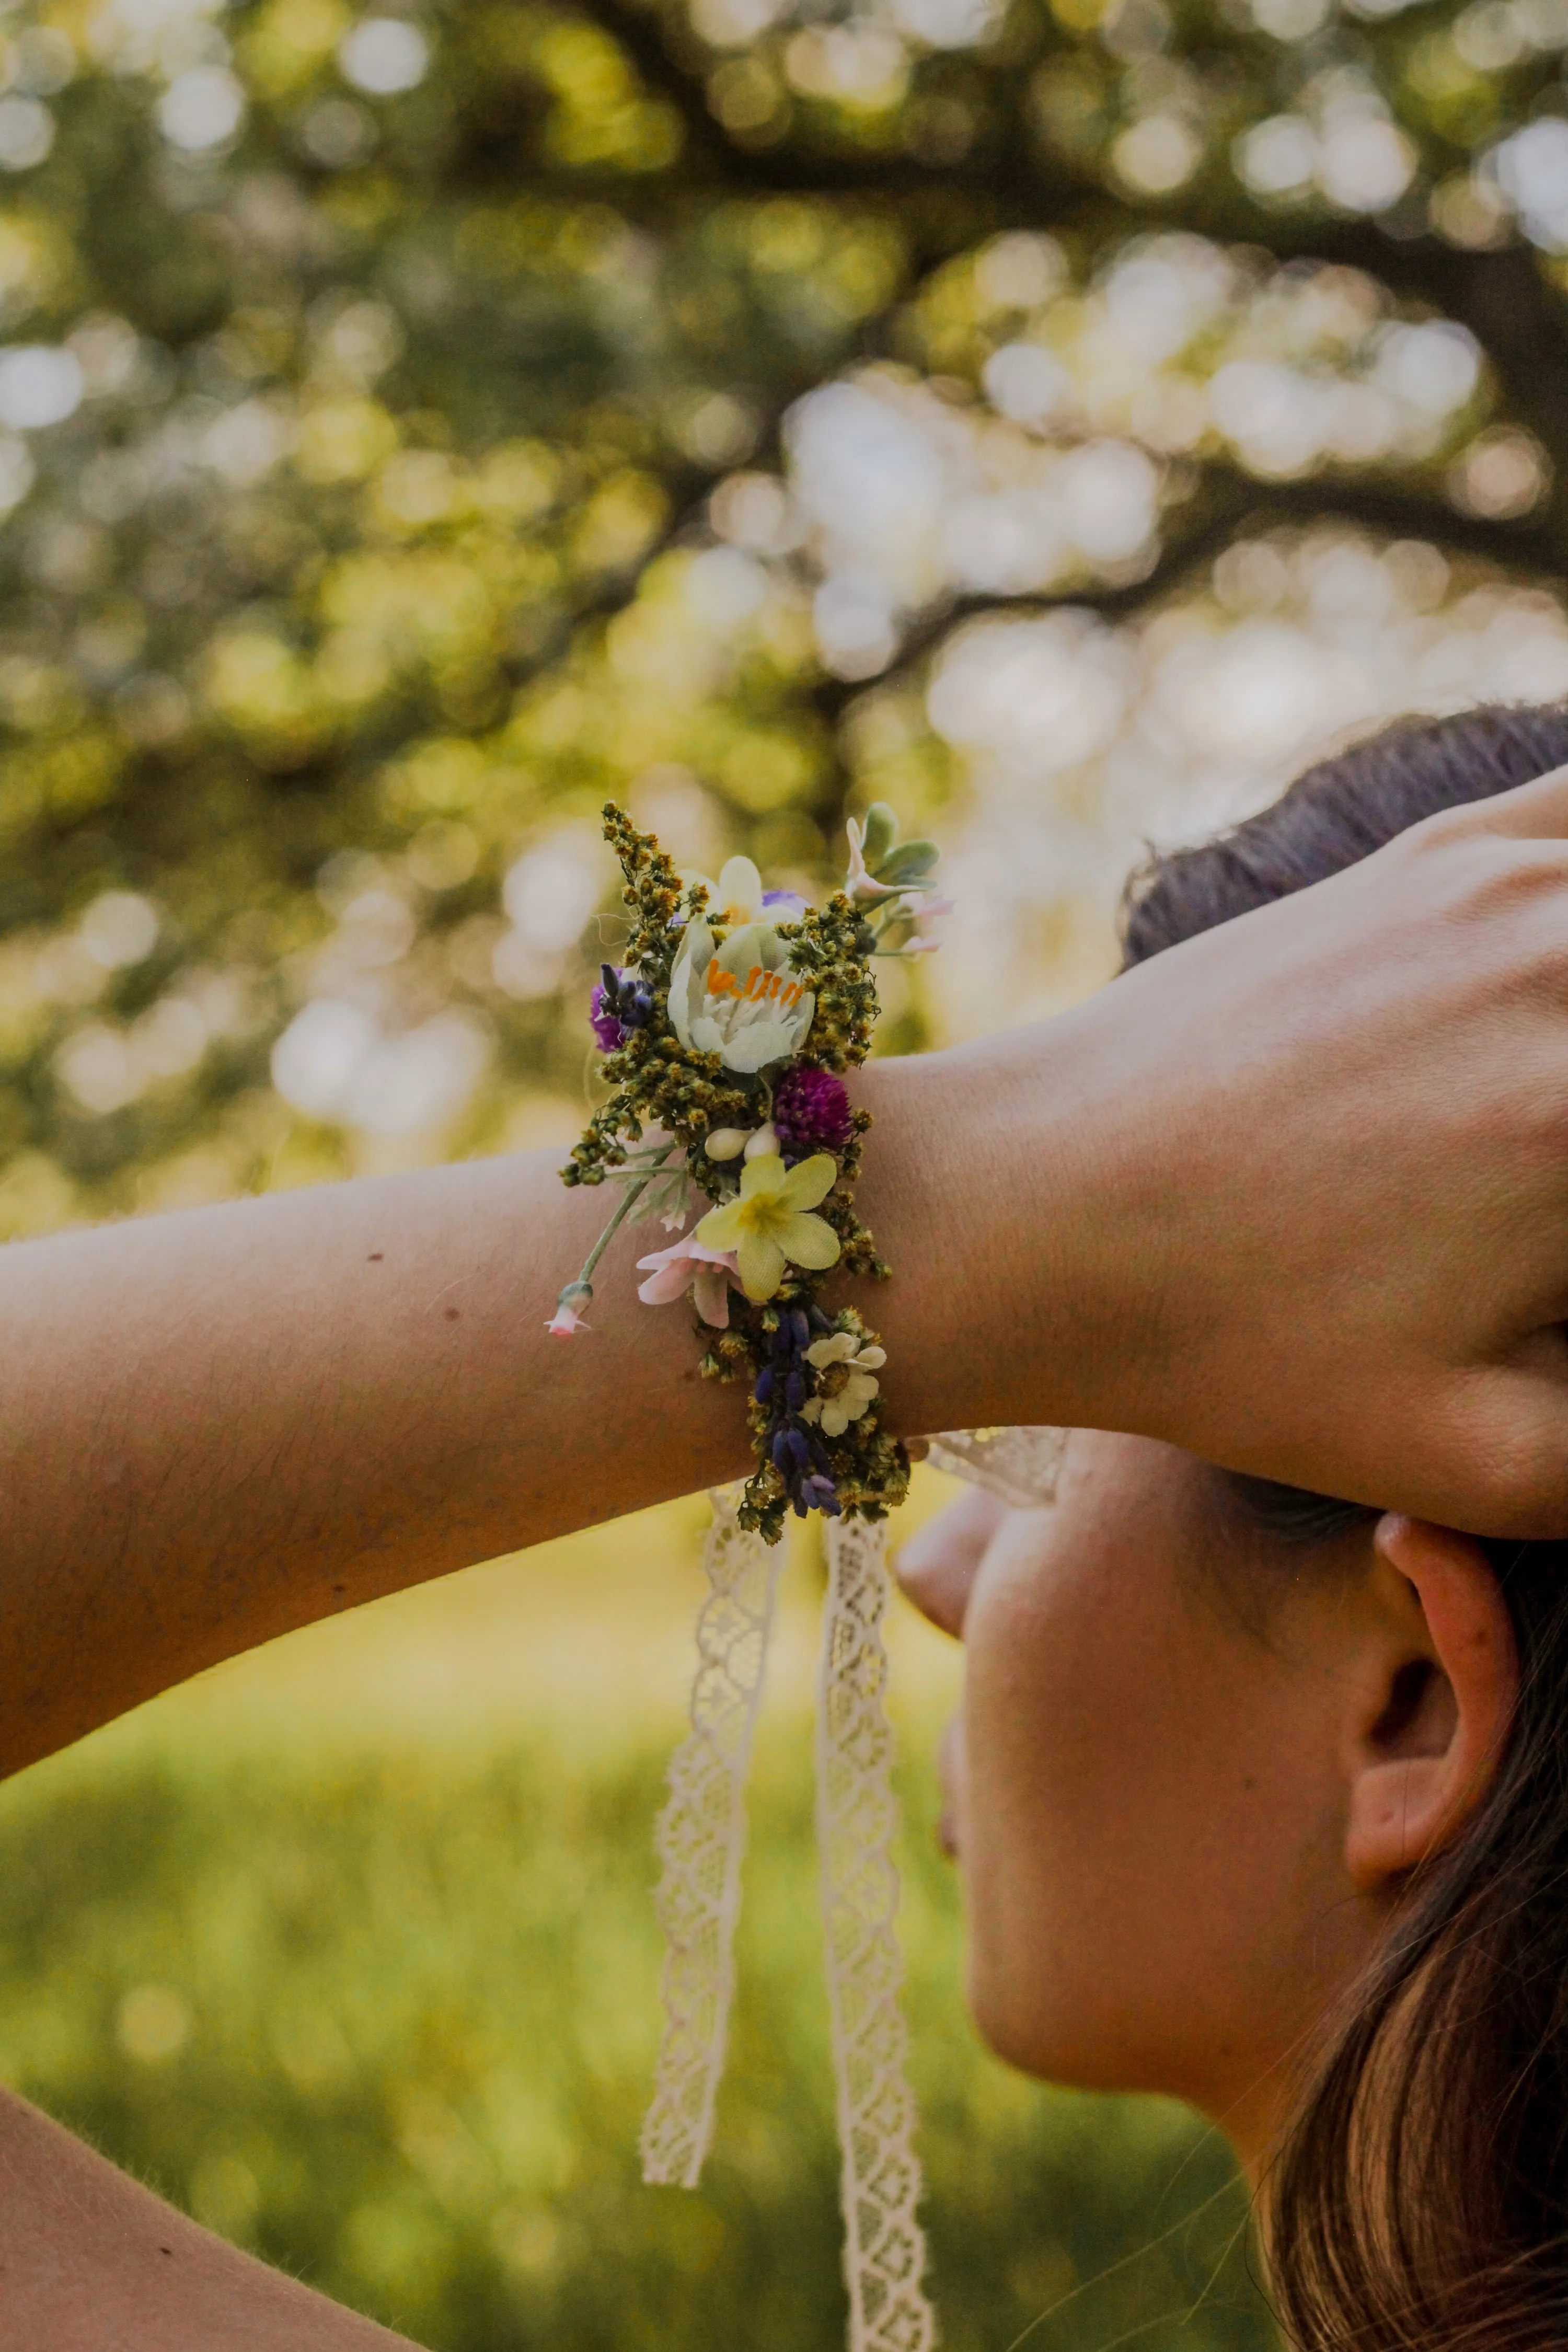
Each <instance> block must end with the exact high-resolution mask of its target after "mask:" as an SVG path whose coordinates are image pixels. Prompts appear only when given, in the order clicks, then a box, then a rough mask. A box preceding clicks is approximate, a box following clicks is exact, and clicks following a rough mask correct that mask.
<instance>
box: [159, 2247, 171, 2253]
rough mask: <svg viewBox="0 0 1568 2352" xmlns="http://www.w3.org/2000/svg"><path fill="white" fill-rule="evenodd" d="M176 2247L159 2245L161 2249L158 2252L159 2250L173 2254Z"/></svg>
mask: <svg viewBox="0 0 1568 2352" xmlns="http://www.w3.org/2000/svg"><path fill="white" fill-rule="evenodd" d="M158 2252H160V2253H161V2254H172V2253H173V2252H174V2248H173V2246H160V2247H159V2249H158Z"/></svg>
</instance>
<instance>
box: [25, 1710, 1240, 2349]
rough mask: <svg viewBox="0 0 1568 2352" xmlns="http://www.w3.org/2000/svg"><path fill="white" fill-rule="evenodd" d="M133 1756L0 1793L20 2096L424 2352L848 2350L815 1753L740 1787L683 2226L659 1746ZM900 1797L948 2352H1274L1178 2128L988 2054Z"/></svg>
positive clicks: (1214, 2160) (1200, 2160)
mask: <svg viewBox="0 0 1568 2352" xmlns="http://www.w3.org/2000/svg"><path fill="white" fill-rule="evenodd" d="M114 1738H115V1736H114V1735H110V1748H109V1749H108V1750H106V1748H105V1745H104V1742H103V1741H102V1740H101V1739H100V1741H98V1742H95V1743H89V1747H88V1748H85V1749H81V1750H78V1751H75V1752H74V1753H73V1754H71V1755H69V1756H67V1757H64V1758H61V1759H57V1760H56V1761H55V1762H53V1763H51V1764H48V1765H46V1766H44V1767H41V1768H39V1769H37V1770H36V1771H35V1772H33V1773H31V1774H29V1775H27V1776H26V1778H25V1779H24V1780H22V1781H20V1782H16V1783H13V1784H12V1785H11V1786H10V1787H9V1788H7V1789H6V1790H5V1791H4V1792H3V1793H0V1880H3V1883H4V1885H5V1889H6V1899H5V1906H4V1915H3V1917H0V2074H4V2076H5V2079H6V2080H7V2081H8V2082H10V2083H12V2084H15V2085H16V2087H18V2088H19V2089H20V2090H22V2091H23V2092H24V2093H26V2094H29V2095H32V2096H33V2097H35V2098H37V2099H38V2100H39V2101H40V2102H41V2103H42V2104H44V2105H46V2106H47V2107H48V2108H49V2110H50V2111H51V2112H53V2113H55V2114H57V2115H58V2116H61V2117H62V2118H64V2119H65V2120H66V2121H67V2122H68V2123H70V2124H71V2125H73V2126H75V2127H76V2128H78V2129H79V2130H81V2131H82V2132H84V2133H86V2134H87V2136H88V2137H89V2138H91V2139H92V2140H93V2141H94V2142H95V2143H96V2145H98V2146H99V2147H101V2148H103V2149H104V2150H106V2151H107V2152H108V2153H109V2154H110V2155H111V2156H113V2157H114V2158H117V2159H118V2160H119V2161H121V2163H124V2164H127V2165H129V2166H130V2167H131V2168H132V2169H133V2170H134V2171H136V2172H137V2173H139V2174H140V2175H141V2176H142V2177H143V2178H144V2179H148V2180H149V2181H151V2182H152V2183H153V2185H154V2186H155V2187H157V2188H159V2189H162V2190H163V2191H164V2192H165V2193H166V2194H168V2195H169V2196H171V2197H173V2198H174V2200H176V2201H177V2202H179V2203H181V2204H183V2205H184V2206H185V2207H186V2208H187V2210H192V2211H194V2212H195V2214H196V2215H197V2217H198V2218H199V2219H201V2220H202V2221H205V2222H207V2223H208V2224H209V2226H211V2227H213V2228H216V2229H217V2230H219V2231H223V2232H224V2233H226V2235H228V2236H230V2237H232V2238H234V2239H236V2240H237V2241H238V2242H240V2243H242V2244H247V2245H249V2246H251V2247H253V2248H255V2249H256V2250H257V2251H258V2252H261V2253H262V2254H264V2255H266V2256H267V2257H268V2258H269V2259H270V2260H272V2261H273V2262H276V2263H283V2264H285V2265H287V2266H288V2267H289V2268H290V2269H291V2270H295V2271H297V2272H298V2273H300V2275H302V2276H303V2277H305V2278H306V2279H308V2280H309V2281H310V2282H311V2283H312V2284H315V2285H317V2286H320V2287H321V2288H324V2289H325V2290H326V2291H327V2292H329V2293H331V2294H335V2295H337V2296H339V2297H341V2298H342V2300H344V2301H346V2302H349V2303H351V2304H353V2305H357V2306H359V2307H360V2308H362V2309H363V2310H366V2311H368V2312H371V2313H372V2314H374V2315H376V2316H378V2317H380V2318H382V2319H384V2321H386V2322H387V2323H389V2324H391V2325H393V2326H397V2327H400V2328H402V2329H405V2330H406V2331H407V2332H409V2333H411V2334H412V2335H414V2336H416V2337H417V2338H418V2339H419V2340H420V2341H422V2342H427V2343H428V2344H430V2345H431V2346H433V2347H439V2352H508V2347H514V2346H515V2347H521V2346H530V2345H543V2344H546V2343H549V2344H555V2345H563V2346H570V2347H572V2352H637V2347H695V2346H699V2345H700V2346H705V2347H706V2346H713V2345H741V2344H757V2345H766V2346H767V2347H769V2352H829V2347H834V2346H835V2345H837V2343H839V2342H840V2341H841V2340H842V2328H843V2308H842V2293H841V2287H840V2282H839V2273H838V2233H837V2180H836V2162H837V2159H836V2151H835V2144H834V2137H833V2120H832V2101H831V2092H830V2086H829V2078H828V2072H827V2059H826V2046H825V2021H824V2016H823V2001H822V1999H821V1997H820V1993H819V1990H817V1989H819V1987H820V1973H819V1971H820V1946H819V1941H818V1927H817V1922H816V1855H815V1848H814V1842H813V1838H812V1834H811V1816H810V1790H809V1782H808V1777H807V1766H806V1761H805V1759H806V1756H807V1752H808V1741H807V1739H806V1737H805V1726H804V1724H803V1723H799V1722H795V1721H793V1720H792V1721H791V1722H789V1723H788V1724H787V1726H781V1727H775V1728H773V1729H772V1730H771V1731H770V1732H769V1733H768V1735H767V1736H766V1737H765V1738H764V1739H763V1745H762V1749H761V1753H760V1756H759V1769H758V1773H757V1778H756V1784H755V1793H754V1801H753V1808H752V1828H753V1837H752V1860H751V1862H750V1864H749V1865H748V1872H749V1878H748V1899H747V1909H746V1914H745V1921H744V1927H743V1934H742V1955H741V1980H742V1995H741V2000H740V2007H739V2015H738V2020H737V2027H736V2032H735V2037H734V2044H733V2054H732V2058H731V2069H730V2074H729V2078H728V2082H727V2084H726V2088H725V2091H724V2094H723V2096H722V2101H721V2117H720V2127H719V2139H718V2152H717V2154H716V2156H715V2158H714V2159H713V2160H712V2164H711V2168H710V2176H709V2179H708V2181H707V2183H706V2185H705V2186H704V2188H703V2189H702V2190H701V2191H700V2193H698V2194H696V2195H688V2194H686V2193H685V2192H681V2191H675V2190H654V2189H644V2188H642V2187H641V2186H640V2184H639V2183H638V2181H637V2153H636V2151H637V2126H638V2121H639V2116H640V2111H641V2107H642V2105H643V2102H644V2100H645V2098H646V2096H647V2088H648V2083H649V2079H650V2072H651V2064H652V2056H653V2047H654V2038H655V2034H656V2032H657V2026H658V2000H657V1987H658V1948H657V1938H656V1931H655V1927H654V1923H653V1914H652V1905H651V1901H650V1899H649V1885H648V1881H649V1874H650V1854H651V1832H652V1815H653V1809H654V1806H655V1804H656V1803H657V1801H658V1793H659V1782H660V1776H661V1770H662V1764H663V1757H662V1755H661V1754H659V1753H658V1752H657V1751H655V1750H654V1749H652V1748H648V1747H647V1745H646V1742H645V1738H642V1737H634V1738H626V1737H625V1736H624V1735H622V1736H619V1737H618V1738H615V1739H613V1740H611V1741H609V1742H607V1743H606V1744H603V1745H601V1746H600V1747H599V1748H596V1749H594V1750H591V1751H590V1752H588V1753H586V1754H584V1753H582V1752H579V1751H577V1750H574V1749H570V1748H569V1749H568V1750H567V1751H566V1752H565V1753H564V1754H563V1749H562V1748H561V1747H560V1746H559V1745H557V1744H555V1743H553V1742H551V1741H549V1740H544V1739H541V1740H539V1741H537V1742H536V1743H533V1744H529V1743H524V1742H518V1743H515V1744H513V1743H508V1744H505V1745H500V1744H497V1743H495V1742H493V1741H492V1742H490V1743H488V1744H485V1743H480V1744H474V1743H470V1744H468V1746H461V1745H448V1746H446V1747H442V1746H441V1745H440V1744H439V1743H438V1742H437V1743H436V1744H433V1745H426V1744H421V1743H414V1744H410V1745H406V1746H401V1747H400V1746H399V1745H398V1744H396V1742H395V1740H390V1739H381V1740H378V1741H374V1742H365V1743H363V1744H362V1745H361V1746H359V1747H357V1748H356V1747H354V1746H353V1745H352V1744H350V1745H342V1746H340V1747H337V1748H332V1749H331V1750H328V1751H323V1752H314V1753H313V1752H311V1751H310V1749H307V1750H305V1751H304V1752H303V1753H301V1754H300V1755H297V1756H296V1757H294V1758H292V1759H289V1758H279V1759H268V1765H267V1769H266V1770H265V1771H264V1772H260V1773H258V1771H257V1769H255V1763H254V1759H251V1758H248V1757H247V1756H246V1755H244V1754H243V1753H239V1752H236V1753H231V1754H228V1755H225V1754H223V1753H222V1752H219V1753H216V1754H215V1752H214V1749H213V1746H212V1743H211V1742H210V1740H208V1741H204V1742H202V1743H200V1744H199V1745H197V1744H191V1745H187V1746H185V1747H184V1748H182V1747H181V1746H179V1745H178V1744H174V1745H170V1744H165V1745H163V1747H161V1748H157V1747H149V1746H147V1745H146V1744H137V1743H136V1742H134V1741H129V1742H123V1743H121V1745H120V1746H119V1747H118V1748H116V1747H114V1746H113V1741H114ZM909 1778H910V1781H911V1784H913V1785H911V1787H910V1790H909V1792H908V1794H909V1797H910V1802H911V1804H912V1805H913V1806H914V1808H915V1819H914V1822H913V1824H912V1831H911V1834H910V1837H909V1838H908V1839H907V1841H906V1846H907V1868H908V1870H909V1877H908V1879H907V1882H906V1900H905V1905H904V1927H905V1932H906V1936H907V1940H908V1946H909V1951H910V1979H911V1981H910V2012H911V2019H912V2023H913V2027H914V2070H915V2074H916V2079H917V2086H918V2089H919V2092H920V2095H921V2102H922V2107H923V2120H922V2132H921V2142H922V2148H923V2152H924V2155H925V2158H926V2163H927V2168H928V2179H929V2194H928V2200H927V2221H928V2225H929V2229H930V2232H931V2249H932V2261H933V2269H934V2279H935V2284H936V2291H937V2294H938V2297H939V2301H940V2305H941V2311H942V2331H943V2332H942V2340H943V2342H944V2344H946V2345H947V2346H949V2347H952V2352H1005V2347H1008V2346H1009V2345H1010V2344H1012V2343H1013V2342H1014V2341H1015V2340H1016V2339H1017V2338H1018V2337H1019V2336H1021V2335H1022V2334H1023V2331H1024V2330H1025V2329H1026V2328H1029V2327H1030V2326H1031V2323H1038V2324H1037V2325H1035V2326H1033V2332H1032V2333H1031V2334H1030V2335H1029V2336H1028V2338H1027V2340H1028V2342H1029V2343H1030V2344H1031V2345H1032V2346H1035V2347H1039V2352H1069V2347H1070V2352H1097V2347H1110V2346H1111V2345H1113V2344H1116V2343H1121V2342H1123V2341H1125V2340H1126V2338H1127V2336H1130V2335H1131V2334H1134V2333H1136V2334H1137V2335H1138V2336H1139V2340H1141V2341H1143V2342H1146V2343H1148V2344H1149V2345H1151V2346H1152V2347H1164V2346H1167V2345H1169V2346H1170V2347H1173V2352H1174V2347H1178V2346H1180V2347H1194V2352H1197V2347H1205V2352H1265V2347H1268V2346H1269V2345H1270V2344H1271V2342H1272V2337H1271V2335H1270V2332H1269V2328H1268V2321H1267V2315H1266V2314H1265V2312H1264V2310H1263V2307H1262V2305H1261V2301H1260V2300H1259V2298H1258V2296H1257V2294H1256V2293H1255V2291H1254V2290H1253V2288H1252V2286H1251V2284H1250V2282H1249V2280H1248V2277H1247V2268H1246V2259H1245V2253H1244V2251H1243V2245H1242V2236H1241V2231H1242V2223H1243V2220H1244V2215H1245V2204H1244V2200H1243V2199H1242V2196H1241V2193H1240V2190H1239V2189H1238V2187H1237V2184H1236V2183H1235V2181H1234V2180H1233V2179H1232V2176H1231V2173H1230V2169H1229V2165H1228V2159H1227V2158H1226V2156H1225V2154H1224V2152H1223V2150H1222V2148H1221V2147H1220V2146H1219V2144H1218V2143H1217V2142H1215V2140H1214V2139H1213V2138H1212V2137H1204V2136H1202V2135H1201V2134H1200V2133H1199V2131H1198V2129H1197V2127H1196V2126H1194V2123H1193V2122H1192V2120H1191V2119H1190V2118H1189V2117H1187V2116H1184V2114H1183V2112H1182V2111H1181V2110H1180V2109H1177V2108H1174V2107H1172V2106H1168V2105H1163V2104H1161V2103H1158V2102H1134V2101H1126V2102H1119V2101H1110V2100H1094V2099H1087V2098H1082V2097H1078V2096H1075V2095H1069V2094H1066V2093H1052V2092H1047V2091H1042V2090H1040V2089H1038V2088H1037V2087H1036V2086H1034V2085H1031V2084H1025V2083H1023V2082H1022V2081H1020V2080H1019V2079H1018V2078H1016V2077H1014V2076H1012V2075H1009V2074H1006V2073H1005V2072H1004V2070H1003V2069H1002V2068H1000V2067H999V2066H997V2065H996V2064H995V2063H994V2062H993V2061H991V2060H990V2059H988V2058H987V2057H985V2056H984V2054H983V2053H982V2052H981V2051H980V2049H979V2048H978V2046H977V2044H976V2042H975V2040H974V2037H973V2032H972V2030H971V2029H970V2028H969V2027H968V2025H967V2024H966V2022H965V2021H964V2020H963V2015H962V2012H961V2011H960V2010H959V2008H958V2006H957V2003H956V1998H955V1987H956V1980H957V1974H958V1934H959V1930H958V1921H957V1916H956V1900H955V1895H954V1890H953V1885H952V1874H951V1873H950V1871H949V1870H948V1868H947V1865H946V1864H943V1863H942V1862H941V1861H940V1859H939V1858H938V1856H937V1855H936V1853H935V1849H934V1843H933V1841H932V1838H931V1822H930V1819H929V1812H930V1801H931V1788H930V1776H929V1772H921V1773H911V1774H910V1776H909ZM803 1988H805V1989H806V1990H805V1991H804V1992H803ZM1075 2289H1077V2290H1080V2292H1079V2293H1077V2294H1074V2290H1075ZM1069 2297H1070V2298H1071V2300H1068V2298H1069ZM1058 2304H1063V2305H1064V2306H1065V2307H1064V2308H1063V2309H1062V2310H1061V2311H1060V2313H1059V2314H1058V2315H1057V2316H1055V2317H1046V2316H1044V2315H1045V2314H1047V2312H1049V2311H1051V2310H1052V2309H1053V2307H1054V2306H1056V2305H1058Z"/></svg>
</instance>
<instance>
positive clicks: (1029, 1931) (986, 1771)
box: [952, 1561, 1077, 2068]
mask: <svg viewBox="0 0 1568 2352" xmlns="http://www.w3.org/2000/svg"><path fill="white" fill-rule="evenodd" d="M1006 1567H1007V1563H1005V1562H1004V1561H997V1562H994V1563H993V1562H990V1561H988V1562H987V1566H986V1569H985V1570H984V1571H983V1574H982V1579H981V1581H980V1583H979V1584H977V1586H976V1589H975V1593H974V1596H973V1600H972V1601H971V1604H970V1614H969V1618H968V1621H967V1622H966V1624H965V1628H964V1633H965V1646H966V1648H967V1651H968V1671H967V1675H966V1680H965V1689H964V1706H963V1720H962V1724H961V1727H960V1728H959V1733H958V1738H957V1740H956V1742H955V1749H954V1752H953V1755H952V1789H953V1794H954V1799H955V1802H954V1805H953V1819H954V1827H955V1830H956V1839H957V1845H958V1860H959V1866H960V1869H961V1872H962V1875H963V1895H964V1909H965V1914H966V1922H967V1934H968V1994H969V2002H970V2007H971V2009H972V2011H973V2015H974V2020H975V2022H976V2024H977V2025H978V2027H979V2029H980V2031H981V2032H982V2033H983V2034H984V2036H985V2038H986V2040H987V2041H988V2042H990V2043H991V2044H992V2046H993V2048H994V2049H995V2050H996V2052H997V2053H998V2054H999V2055H1000V2056H1002V2057H1004V2058H1007V2059H1010V2060H1011V2061H1012V2063H1014V2064H1016V2065H1020V2066H1025V2067H1030V2068H1037V2067H1038V2066H1040V2065H1041V2064H1042V2063H1044V2062H1045V2060H1046V2058H1047V2051H1048V2048H1049V2045H1050V2044H1051V2042H1052V2040H1053V2037H1052V2035H1051V2033H1050V2031H1049V2027H1048V2023H1047V2016H1046V2015H1045V2014H1044V2013H1043V2012H1045V2011H1048V2010H1050V2009H1051V2008H1053V2007H1054V2005H1055V2004H1054V2001H1053V2000H1052V1997H1051V1991H1050V1987H1051V1985H1052V1983H1053V1981H1054V1980H1055V1979H1056V1977H1057V1975H1058V1971H1059V1969H1060V1967H1061V1963H1062V1959H1063V1958H1064V1957H1065V1956H1064V1954H1063V1953H1062V1951H1061V1949H1060V1948H1059V1947H1060V1925H1059V1923H1060V1922H1061V1920H1062V1918H1063V1917H1064V1916H1065V1917H1067V1918H1069V1919H1070V1918H1071V1917H1073V1916H1074V1915H1075V1911H1076V1909H1077V1906H1076V1905H1075V1902H1074V1897H1073V1891H1072V1889H1071V1888H1070V1887H1066V1886H1063V1885H1060V1883H1059V1881H1060V1876H1061V1873H1060V1867H1059V1864H1060V1852H1059V1849H1060V1836H1059V1831H1060V1824H1059V1823H1058V1821H1057V1820H1056V1818H1055V1816H1056V1811H1057V1806H1058V1797H1059V1790H1060V1783H1061V1774H1060V1770H1059V1757H1058V1753H1057V1748H1056V1742H1057V1740H1058V1738H1059V1736H1060V1735H1061V1734H1062V1732H1063V1731H1064V1730H1068V1725H1067V1724H1066V1723H1065V1721H1064V1715H1065V1712H1066V1710H1067V1708H1068V1707H1069V1706H1070V1705H1071V1703H1072V1693H1071V1691H1070V1688H1067V1687H1064V1686H1063V1683H1062V1680H1061V1678H1060V1666H1061V1657H1060V1653H1059V1651H1058V1652H1057V1653H1056V1654H1053V1645H1052V1643H1051V1639H1050V1635H1049V1631H1048V1626H1047V1622H1045V1621H1046V1619H1047V1617H1048V1614H1049V1612H1048V1611H1047V1610H1045V1609H1043V1608H1042V1595H1041V1594H1040V1592H1039V1591H1038V1589H1037V1583H1035V1582H1032V1581H1030V1580H1026V1579H1025V1578H1023V1577H1022V1576H1017V1575H1013V1574H1009V1573H1007V1572H1005V1570H1006Z"/></svg>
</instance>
